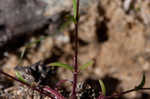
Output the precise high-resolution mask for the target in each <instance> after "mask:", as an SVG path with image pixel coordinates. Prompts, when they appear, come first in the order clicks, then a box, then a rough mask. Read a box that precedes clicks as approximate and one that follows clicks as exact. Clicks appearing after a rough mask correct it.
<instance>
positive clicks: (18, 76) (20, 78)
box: [15, 71, 27, 83]
mask: <svg viewBox="0 0 150 99" xmlns="http://www.w3.org/2000/svg"><path fill="white" fill-rule="evenodd" d="M15 73H16V77H17V78H18V79H19V80H20V81H23V82H25V83H27V81H26V80H25V79H24V78H23V77H22V76H21V74H20V73H19V72H18V71H16V72H15Z"/></svg>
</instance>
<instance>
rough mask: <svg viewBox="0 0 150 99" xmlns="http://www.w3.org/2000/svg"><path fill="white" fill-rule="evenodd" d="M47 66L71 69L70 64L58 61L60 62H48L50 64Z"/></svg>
mask: <svg viewBox="0 0 150 99" xmlns="http://www.w3.org/2000/svg"><path fill="white" fill-rule="evenodd" d="M48 66H58V67H63V68H65V69H69V70H71V71H73V67H72V66H70V65H68V64H63V63H60V62H54V63H50V64H48Z"/></svg>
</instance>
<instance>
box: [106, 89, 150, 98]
mask: <svg viewBox="0 0 150 99" xmlns="http://www.w3.org/2000/svg"><path fill="white" fill-rule="evenodd" d="M140 90H150V88H139V89H136V88H134V89H130V90H127V91H124V92H121V93H119V94H114V95H112V96H107V99H111V98H114V97H120V96H122V95H125V94H128V93H131V92H134V91H140Z"/></svg>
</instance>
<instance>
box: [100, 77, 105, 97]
mask: <svg viewBox="0 0 150 99" xmlns="http://www.w3.org/2000/svg"><path fill="white" fill-rule="evenodd" d="M99 84H100V86H101V89H102V93H103V95H104V96H105V95H106V88H105V85H104V82H103V81H102V80H99Z"/></svg>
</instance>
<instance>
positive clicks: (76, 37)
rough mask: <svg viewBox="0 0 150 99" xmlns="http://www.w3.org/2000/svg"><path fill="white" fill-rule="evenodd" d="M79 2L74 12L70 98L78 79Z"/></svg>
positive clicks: (74, 97)
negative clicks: (73, 47) (73, 46)
mask: <svg viewBox="0 0 150 99" xmlns="http://www.w3.org/2000/svg"><path fill="white" fill-rule="evenodd" d="M79 2H80V0H77V10H76V11H77V12H76V14H77V15H76V22H75V53H74V54H75V56H74V74H73V89H72V99H76V88H77V79H78V22H79Z"/></svg>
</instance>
